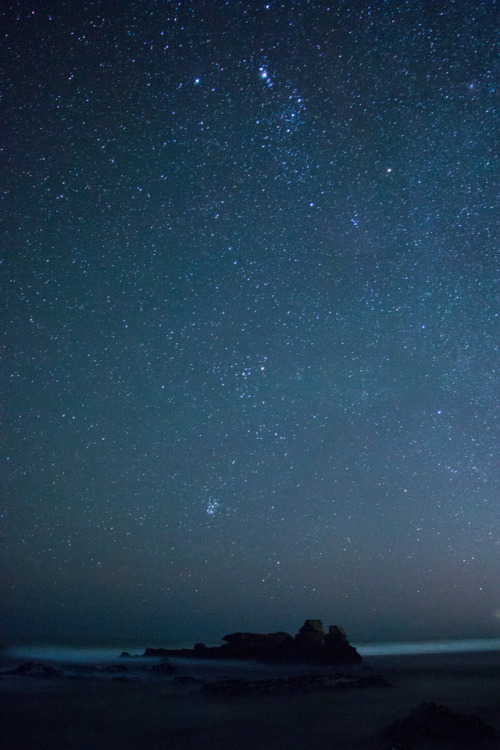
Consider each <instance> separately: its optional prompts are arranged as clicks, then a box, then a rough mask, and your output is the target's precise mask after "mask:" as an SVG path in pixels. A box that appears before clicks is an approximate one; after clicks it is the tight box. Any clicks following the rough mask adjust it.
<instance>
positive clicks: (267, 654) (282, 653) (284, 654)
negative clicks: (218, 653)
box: [222, 632, 294, 661]
mask: <svg viewBox="0 0 500 750" xmlns="http://www.w3.org/2000/svg"><path fill="white" fill-rule="evenodd" d="M222 640H223V641H226V645H225V646H222V649H223V650H224V654H225V656H226V658H229V659H258V660H259V661H290V659H293V658H294V639H293V637H292V636H291V635H289V634H288V633H283V632H278V633H266V634H261V633H232V634H230V635H225V636H224V638H223V639H222Z"/></svg>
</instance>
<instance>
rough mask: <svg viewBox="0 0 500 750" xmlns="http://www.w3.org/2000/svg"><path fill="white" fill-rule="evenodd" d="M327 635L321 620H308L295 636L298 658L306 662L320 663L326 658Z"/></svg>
mask: <svg viewBox="0 0 500 750" xmlns="http://www.w3.org/2000/svg"><path fill="white" fill-rule="evenodd" d="M324 645H325V633H324V631H323V623H322V622H321V620H306V621H305V623H304V624H303V625H302V627H301V628H300V630H299V632H298V633H297V635H296V636H295V646H296V651H297V656H298V658H299V659H303V660H304V661H320V660H322V658H323V656H324Z"/></svg>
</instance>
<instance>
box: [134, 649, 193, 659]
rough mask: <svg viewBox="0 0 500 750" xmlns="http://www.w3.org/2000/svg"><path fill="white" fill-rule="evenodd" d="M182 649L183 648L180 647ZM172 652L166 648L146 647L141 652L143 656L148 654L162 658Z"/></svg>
mask: <svg viewBox="0 0 500 750" xmlns="http://www.w3.org/2000/svg"><path fill="white" fill-rule="evenodd" d="M182 650H184V649H182ZM172 653H173V652H172V651H171V650H170V649H168V648H147V649H146V650H145V652H144V653H143V656H150V657H152V658H156V659H157V658H158V657H160V658H162V657H164V656H170V655H171V654H172Z"/></svg>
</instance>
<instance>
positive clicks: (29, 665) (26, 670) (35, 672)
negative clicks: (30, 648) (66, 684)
mask: <svg viewBox="0 0 500 750" xmlns="http://www.w3.org/2000/svg"><path fill="white" fill-rule="evenodd" d="M3 674H13V675H22V676H24V677H59V676H60V675H61V674H62V673H61V672H60V671H59V670H58V669H54V667H49V666H47V664H40V663H37V662H34V661H27V662H25V663H24V664H21V665H20V666H19V667H16V668H15V669H9V671H8V672H4V673H3Z"/></svg>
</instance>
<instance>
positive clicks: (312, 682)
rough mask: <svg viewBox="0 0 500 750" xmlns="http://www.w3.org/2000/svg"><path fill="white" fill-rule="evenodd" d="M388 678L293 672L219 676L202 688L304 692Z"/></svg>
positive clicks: (243, 692)
mask: <svg viewBox="0 0 500 750" xmlns="http://www.w3.org/2000/svg"><path fill="white" fill-rule="evenodd" d="M387 684H388V683H387V682H386V681H385V680H384V679H383V678H382V677H380V675H377V674H363V675H358V676H356V675H349V674H325V675H323V674H322V675H316V674H312V675H307V674H306V675H294V676H293V677H277V678H274V679H270V680H241V679H231V680H218V681H217V682H209V683H206V684H205V685H203V688H202V690H203V692H206V693H212V694H216V695H221V694H222V695H268V694H279V695H281V694H283V693H303V692H313V691H319V690H322V691H325V690H344V689H348V688H361V687H373V686H379V687H380V686H383V687H386V686H387Z"/></svg>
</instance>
